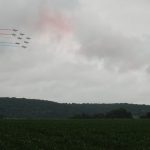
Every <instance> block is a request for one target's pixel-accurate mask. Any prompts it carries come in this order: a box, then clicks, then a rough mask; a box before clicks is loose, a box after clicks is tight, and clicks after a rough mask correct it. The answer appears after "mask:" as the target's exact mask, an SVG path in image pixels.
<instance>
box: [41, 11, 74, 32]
mask: <svg viewBox="0 0 150 150" xmlns="http://www.w3.org/2000/svg"><path fill="white" fill-rule="evenodd" d="M38 24H39V27H40V28H41V29H44V30H50V31H52V30H54V31H55V32H56V33H57V34H61V35H66V34H69V33H71V32H72V26H71V21H70V19H69V18H68V17H66V16H65V15H64V14H63V13H60V12H52V11H49V10H47V9H44V10H43V11H42V12H41V17H40V19H39V23H38Z"/></svg>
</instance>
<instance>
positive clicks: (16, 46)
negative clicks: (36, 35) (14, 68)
mask: <svg viewBox="0 0 150 150" xmlns="http://www.w3.org/2000/svg"><path fill="white" fill-rule="evenodd" d="M1 46H2V47H5V46H6V47H9V46H10V47H20V46H17V45H0V47H1Z"/></svg>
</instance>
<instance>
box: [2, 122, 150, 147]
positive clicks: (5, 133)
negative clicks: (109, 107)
mask: <svg viewBox="0 0 150 150" xmlns="http://www.w3.org/2000/svg"><path fill="white" fill-rule="evenodd" d="M149 149H150V120H32V121H31V120H1V121H0V150H149Z"/></svg>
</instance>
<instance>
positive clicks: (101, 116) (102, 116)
mask: <svg viewBox="0 0 150 150" xmlns="http://www.w3.org/2000/svg"><path fill="white" fill-rule="evenodd" d="M92 118H94V119H102V118H105V114H103V113H98V114H94V115H93V116H92Z"/></svg>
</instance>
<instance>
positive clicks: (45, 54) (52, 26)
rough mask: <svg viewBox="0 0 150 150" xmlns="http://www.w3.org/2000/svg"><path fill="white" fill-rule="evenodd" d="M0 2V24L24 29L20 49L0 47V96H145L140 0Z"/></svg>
mask: <svg viewBox="0 0 150 150" xmlns="http://www.w3.org/2000/svg"><path fill="white" fill-rule="evenodd" d="M0 4H1V5H0V17H1V22H0V26H1V27H2V28H3V27H8V28H9V27H17V28H19V29H20V30H22V31H24V32H25V33H27V34H28V35H31V36H32V43H31V44H30V46H29V48H28V49H27V50H24V49H20V48H10V47H9V48H8V47H7V48H2V47H0V60H1V61H0V83H1V84H0V96H16V97H29V98H41V99H49V100H56V101H59V102H134V103H149V101H148V99H149V98H150V94H149V91H148V89H149V88H150V86H149V85H150V84H149V83H150V78H149V74H148V73H149V66H150V65H149V63H150V61H149V60H150V59H149V57H150V55H149V54H150V51H149V48H150V45H149V40H150V39H149V32H150V30H149V24H150V22H149V21H148V19H144V17H146V18H147V17H148V16H149V13H150V11H149V8H148V6H149V3H148V1H146V0H144V1H139V0H138V1H135V0H133V1H126V2H125V1H123V0H114V1H113V2H110V1H108V0H100V1H99V0H94V1H91V0H80V1H76V0H72V1H70V0H61V1H60V0H49V1H47V0H45V1H43V0H26V1H24V0H13V1H9V0H0ZM129 6H130V7H129ZM127 8H128V11H127ZM140 8H141V9H140ZM43 14H44V15H43ZM139 14H140V16H139ZM43 16H44V17H45V18H44V19H43ZM138 16H139V19H137V18H138ZM134 18H136V19H134ZM39 22H40V23H43V22H44V23H43V24H42V28H41V26H39V24H40V23H39ZM137 87H138V88H137ZM141 99H142V100H143V101H141Z"/></svg>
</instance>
